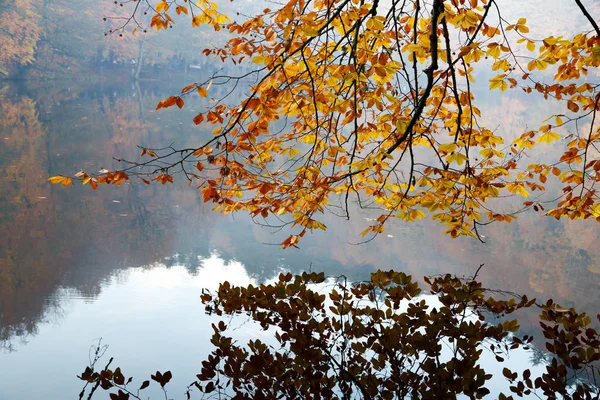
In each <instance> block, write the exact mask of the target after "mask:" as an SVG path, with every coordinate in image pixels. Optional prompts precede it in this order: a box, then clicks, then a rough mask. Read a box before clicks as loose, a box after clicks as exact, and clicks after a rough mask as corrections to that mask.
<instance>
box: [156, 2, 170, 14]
mask: <svg viewBox="0 0 600 400" xmlns="http://www.w3.org/2000/svg"><path fill="white" fill-rule="evenodd" d="M168 9H169V5H168V4H167V2H166V1H159V2H158V4H157V5H156V12H158V13H159V12H162V11H167V10H168Z"/></svg>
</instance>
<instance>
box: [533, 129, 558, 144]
mask: <svg viewBox="0 0 600 400" xmlns="http://www.w3.org/2000/svg"><path fill="white" fill-rule="evenodd" d="M555 140H560V135H559V134H558V133H555V132H546V133H544V134H543V135H542V136H540V137H539V138H538V143H552V142H553V141H555Z"/></svg>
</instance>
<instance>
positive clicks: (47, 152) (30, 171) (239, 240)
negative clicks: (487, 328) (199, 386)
mask: <svg viewBox="0 0 600 400" xmlns="http://www.w3.org/2000/svg"><path fill="white" fill-rule="evenodd" d="M193 73H196V74H201V73H202V72H201V71H198V72H194V71H191V72H189V74H188V76H185V77H179V78H172V77H170V78H169V79H161V80H152V81H150V80H146V81H141V82H139V83H138V84H135V83H133V82H132V81H130V80H129V77H128V76H122V77H121V76H115V75H110V76H109V75H107V76H106V77H105V78H106V79H104V80H101V81H100V82H98V83H94V84H78V83H75V82H73V81H48V82H38V83H35V82H28V83H23V82H18V83H11V84H6V85H4V86H3V87H0V377H1V378H0V399H2V400H4V399H7V400H8V399H17V398H27V399H63V398H76V396H77V393H79V390H80V389H81V387H82V386H81V385H80V381H79V380H78V379H77V378H76V375H77V374H79V373H81V372H82V371H83V369H84V368H85V366H86V365H87V363H88V352H89V349H90V347H91V346H94V345H95V344H96V343H97V340H98V338H102V342H103V343H106V344H108V345H109V346H110V347H109V350H108V353H107V355H108V354H109V355H110V356H114V357H115V359H116V362H117V364H118V365H120V366H121V367H122V368H123V369H124V370H125V371H127V373H128V374H130V375H134V376H147V375H149V374H150V373H152V372H154V371H156V370H157V369H159V370H166V369H171V370H172V371H173V374H174V376H175V378H174V381H173V383H172V384H171V386H172V387H174V388H178V389H174V390H175V391H174V392H173V393H171V395H172V396H174V397H175V396H176V395H179V394H180V393H179V392H177V390H180V388H181V387H184V386H185V384H187V383H189V382H191V381H192V379H193V377H194V376H195V373H196V372H198V370H199V368H200V362H201V361H202V359H203V357H204V355H205V354H206V352H207V351H208V349H209V347H208V345H209V337H210V335H211V334H212V329H211V328H210V322H211V320H212V319H214V318H213V317H209V316H207V315H206V314H205V313H204V308H203V306H202V304H201V302H200V298H199V296H200V293H201V289H202V288H216V287H217V286H218V283H219V282H222V281H225V280H229V281H230V282H232V283H236V284H248V283H250V282H254V283H256V282H262V281H265V280H268V279H271V278H272V277H274V276H276V275H277V274H278V273H279V272H280V271H282V270H286V271H291V272H293V273H297V272H301V271H308V270H313V271H325V272H326V273H327V274H331V275H339V274H344V275H346V276H348V278H349V279H351V280H353V279H354V280H357V279H365V278H367V277H368V276H369V273H370V272H372V271H374V270H376V269H379V268H381V269H396V270H399V271H404V272H406V273H409V274H412V275H413V276H415V277H416V278H418V279H421V278H422V277H423V276H425V275H431V274H439V273H452V274H457V275H460V276H471V275H472V274H473V273H474V272H475V270H476V269H477V268H478V267H479V265H480V264H485V266H484V267H483V269H482V271H481V273H480V275H479V278H480V279H481V280H482V281H483V282H484V284H485V285H486V286H488V287H492V288H497V289H502V290H511V291H514V292H517V293H522V294H526V295H528V296H529V297H537V298H538V299H539V300H544V299H547V298H553V299H555V301H557V302H558V303H560V304H562V305H563V306H567V307H571V306H573V307H575V308H576V309H577V310H579V311H586V312H589V313H592V314H595V313H597V312H598V308H597V304H598V293H599V290H600V247H599V246H598V245H597V243H598V240H599V239H600V228H599V226H598V224H597V222H595V221H591V222H589V221H575V222H573V221H562V220H561V221H556V220H554V219H552V218H543V217H542V215H540V214H536V213H535V212H533V211H531V212H528V213H524V214H521V215H519V218H518V219H517V220H515V221H514V222H512V223H511V224H495V225H491V226H488V227H486V228H485V230H483V231H481V232H480V233H482V234H483V235H484V236H485V242H486V243H481V242H479V241H476V240H473V239H471V238H459V239H452V238H450V237H449V236H445V235H443V234H442V231H443V229H442V228H441V227H440V226H439V225H438V224H437V223H434V222H432V221H428V220H425V221H423V222H420V223H415V224H405V223H402V222H401V221H390V223H389V224H388V225H387V227H386V232H385V233H384V234H382V235H379V236H378V237H377V238H376V239H375V240H373V241H371V242H368V243H365V244H357V243H358V242H360V240H361V239H362V238H361V236H360V232H361V231H362V230H363V229H364V228H365V227H366V226H368V225H369V221H368V220H369V219H370V218H372V216H371V215H370V214H368V213H365V212H360V211H359V210H355V211H354V212H353V213H352V214H351V218H350V219H349V220H346V219H343V218H339V217H335V216H333V215H327V216H326V217H325V218H324V220H325V222H326V224H327V226H328V229H327V231H326V232H322V231H319V232H318V233H314V234H309V235H307V237H305V238H304V240H303V241H302V242H301V244H300V248H299V249H294V248H292V249H288V250H285V251H282V250H281V248H280V246H279V243H280V242H281V241H282V239H283V238H284V237H285V236H287V235H286V232H272V231H271V230H269V229H268V228H265V227H261V226H258V225H256V224H254V223H253V221H252V220H251V219H250V218H249V217H248V216H247V215H242V214H237V215H233V216H223V215H220V214H217V213H216V212H214V211H212V210H211V208H212V206H211V205H210V204H209V203H207V204H205V203H204V202H203V200H202V196H201V195H200V194H199V193H198V191H197V190H195V189H194V188H188V187H187V185H186V184H185V183H184V182H182V180H181V179H180V181H179V182H177V181H176V183H175V184H170V185H166V186H162V185H150V186H147V185H144V184H143V183H142V182H139V181H138V182H133V183H132V184H126V185H122V186H121V187H106V186H105V187H101V188H99V190H98V191H96V192H94V191H92V190H91V188H90V187H89V186H84V187H82V186H81V185H75V186H72V187H69V188H63V187H60V186H53V185H51V184H50V183H49V182H48V180H47V179H48V177H49V176H51V175H56V174H74V173H76V172H77V171H79V170H80V169H85V170H88V171H97V170H100V169H102V168H107V169H111V168H117V167H118V165H119V164H118V163H117V162H116V161H115V160H113V159H112V157H113V156H115V157H122V158H127V159H133V158H135V157H137V156H138V155H139V149H138V148H137V147H136V146H137V145H140V146H150V145H153V146H155V147H161V146H168V145H169V144H171V143H176V144H177V145H178V146H181V147H183V146H185V145H190V144H194V143H198V142H200V141H201V140H202V138H205V137H209V135H211V133H210V132H209V131H207V130H205V129H203V128H199V127H197V126H195V125H194V124H193V122H192V118H193V116H194V115H195V113H194V110H197V109H199V108H200V107H202V106H203V105H204V104H203V103H202V102H204V101H210V100H209V99H208V98H207V99H197V100H193V101H189V102H186V107H185V108H184V109H183V110H176V109H169V110H161V111H154V108H155V106H156V104H157V103H158V101H160V100H162V99H164V98H166V97H168V96H170V95H171V94H172V93H173V91H177V89H179V88H180V87H183V86H185V84H186V83H189V82H193V81H195V80H200V79H199V78H198V77H196V76H193ZM211 94H212V93H211ZM214 95H216V94H214ZM515 96H516V95H515ZM485 101H488V102H489V104H490V106H491V107H498V108H502V109H503V114H502V115H501V117H500V118H501V119H503V120H504V122H505V123H506V124H507V125H508V126H511V124H515V125H514V126H521V125H522V121H523V119H524V118H526V115H527V114H526V110H524V109H522V108H523V107H521V106H522V103H523V100H522V99H521V98H520V97H518V96H516V97H514V98H510V97H509V96H504V98H502V99H500V97H499V96H498V97H497V98H493V97H490V98H489V99H485ZM516 124H521V125H516ZM534 317H535V315H534V314H531V315H525V317H524V320H523V321H522V324H521V325H522V333H524V334H527V333H529V334H534V335H537V334H538V332H537V330H536V327H535V326H534V325H533V323H534V322H535V318H534ZM528 321H529V322H528ZM244 334H245V335H257V334H260V333H249V332H248V333H244ZM180 391H181V390H180Z"/></svg>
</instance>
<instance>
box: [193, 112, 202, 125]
mask: <svg viewBox="0 0 600 400" xmlns="http://www.w3.org/2000/svg"><path fill="white" fill-rule="evenodd" d="M202 121H204V115H203V114H198V115H196V116H195V117H194V124H196V125H200V123H201V122H202Z"/></svg>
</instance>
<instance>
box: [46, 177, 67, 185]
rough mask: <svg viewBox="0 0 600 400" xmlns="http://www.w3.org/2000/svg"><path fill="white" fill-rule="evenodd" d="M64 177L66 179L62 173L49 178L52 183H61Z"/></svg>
mask: <svg viewBox="0 0 600 400" xmlns="http://www.w3.org/2000/svg"><path fill="white" fill-rule="evenodd" d="M63 179H65V177H64V176H62V175H56V176H51V177H50V178H48V180H49V181H50V183H52V184H53V185H56V184H58V183H61V182H62V181H63Z"/></svg>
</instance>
